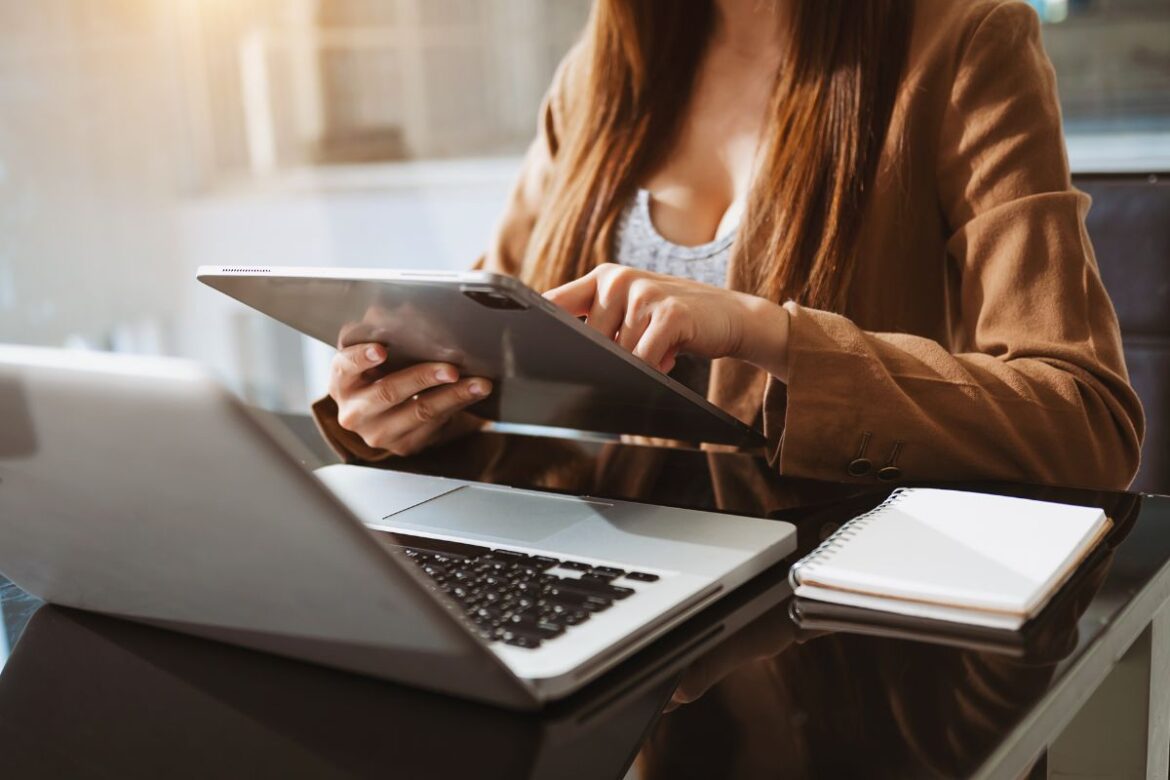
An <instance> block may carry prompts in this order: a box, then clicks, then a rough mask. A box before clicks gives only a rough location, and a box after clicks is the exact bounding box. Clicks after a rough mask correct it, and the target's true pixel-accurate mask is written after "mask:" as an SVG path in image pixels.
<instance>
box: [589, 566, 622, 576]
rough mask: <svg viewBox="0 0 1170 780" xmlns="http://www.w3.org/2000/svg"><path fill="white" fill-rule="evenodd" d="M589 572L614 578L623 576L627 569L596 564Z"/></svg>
mask: <svg viewBox="0 0 1170 780" xmlns="http://www.w3.org/2000/svg"><path fill="white" fill-rule="evenodd" d="M589 573H590V574H597V575H601V576H603V577H609V578H610V579H613V578H614V577H620V576H622V575H623V574H625V573H626V571H625V569H615V568H614V567H613V566H594V567H593V569H592V570H591V571H590V572H589Z"/></svg>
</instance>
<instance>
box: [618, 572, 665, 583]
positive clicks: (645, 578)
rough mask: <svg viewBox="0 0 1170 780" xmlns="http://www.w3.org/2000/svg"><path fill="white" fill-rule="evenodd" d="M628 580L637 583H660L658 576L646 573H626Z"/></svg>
mask: <svg viewBox="0 0 1170 780" xmlns="http://www.w3.org/2000/svg"><path fill="white" fill-rule="evenodd" d="M626 579H627V580H634V581H636V582H658V575H657V574H649V573H647V572H644V571H631V572H626Z"/></svg>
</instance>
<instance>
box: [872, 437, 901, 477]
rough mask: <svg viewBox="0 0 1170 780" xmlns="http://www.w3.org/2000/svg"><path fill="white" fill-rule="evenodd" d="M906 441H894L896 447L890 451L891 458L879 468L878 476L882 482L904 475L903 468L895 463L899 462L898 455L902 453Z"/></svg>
mask: <svg viewBox="0 0 1170 780" xmlns="http://www.w3.org/2000/svg"><path fill="white" fill-rule="evenodd" d="M905 444H906V442H904V441H896V442H894V449H893V450H892V451H891V452H890V458H889V460H887V461H886V465H884V466H882V467H881V468H880V469H878V473H877V478H878V479H880V480H881V481H882V482H893V481H894V480H895V479H899V478H900V477H901V476H902V469H900V468H898V467H897V465H895V464H896V463H897V462H898V455H900V454H901V453H902V447H903V445H905Z"/></svg>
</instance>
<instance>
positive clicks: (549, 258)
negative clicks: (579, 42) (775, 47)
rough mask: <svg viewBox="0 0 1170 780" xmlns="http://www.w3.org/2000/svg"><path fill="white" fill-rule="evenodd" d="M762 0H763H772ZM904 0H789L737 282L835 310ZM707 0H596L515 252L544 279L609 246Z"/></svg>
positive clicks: (881, 123)
mask: <svg viewBox="0 0 1170 780" xmlns="http://www.w3.org/2000/svg"><path fill="white" fill-rule="evenodd" d="M774 1H775V0H774ZM909 5H910V0H794V5H793V9H792V11H793V12H792V16H791V19H792V23H791V24H790V25H789V26H788V27H787V29H788V30H789V34H788V40H787V42H786V45H785V46H784V49H783V51H784V55H783V59H782V62H781V65H780V67H779V69H778V72H777V74H776V79H775V86H774V89H773V97H772V104H771V108H770V111H771V115H770V117H769V124H768V128H769V129H768V131H767V132H768V138H767V140H766V146H765V147H764V148H763V150H762V152H763V154H762V157H761V165H760V168H759V169H758V172H757V174H756V181H755V184H754V186H753V188H752V194H751V196H750V197H749V200H748V204H747V212H746V216H745V220H744V222H743V224H742V227H741V229H740V233H739V236H738V237H737V240H738V241H739V242H741V243H746V245H748V246H751V247H752V248H753V251H752V252H751V256H750V257H748V258H747V262H748V263H749V270H750V279H751V285H752V287H753V291H754V292H756V293H757V294H760V295H763V296H765V297H767V298H769V299H771V300H776V301H780V300H782V299H783V300H786V299H788V298H794V299H796V300H797V301H799V302H802V303H806V304H809V305H812V306H817V307H819V308H826V309H831V310H841V309H842V308H843V306H844V302H845V296H846V294H847V291H848V287H849V283H850V279H851V277H852V268H853V264H852V262H850V260H851V251H852V248H853V245H854V242H855V241H856V238H857V233H858V227H859V224H860V218H861V213H862V210H863V208H864V206H865V199H866V196H867V194H868V192H869V190H870V189H871V188H872V182H873V178H874V173H875V169H876V166H877V160H878V157H879V156H880V153H881V149H882V146H883V144H884V142H885V137H886V130H887V127H888V125H889V120H890V114H891V112H892V109H893V104H894V97H895V94H896V91H897V86H898V81H899V79H900V75H901V70H902V64H903V60H904V58H905V52H906V48H907V39H908V36H909V26H910V9H909ZM714 13H715V12H714V3H713V0H696V1H695V2H680V1H679V0H596V2H595V3H594V6H593V12H592V15H591V16H590V20H589V24H588V26H587V28H586V31H585V40H584V49H583V51H582V52H581V55H582V57H583V58H584V62H583V63H582V64H583V65H584V67H586V68H587V73H586V75H585V77H584V79H583V81H582V84H581V88H582V89H583V90H584V94H583V95H581V96H579V97H577V98H575V99H578V100H580V101H581V102H582V104H583V105H587V106H588V109H587V110H582V111H579V112H578V115H579V116H581V117H582V119H581V121H580V122H579V123H576V124H574V126H572V127H567V128H561V137H560V138H558V142H559V149H558V161H557V168H556V174H555V175H554V177H553V181H552V182H551V187H550V191H549V195H548V201H547V202H546V204H545V208H544V209H543V210H542V213H541V217H540V218H539V219H538V221H537V224H536V226H535V229H534V233H533V237H532V240H531V242H530V244H529V247H528V251H527V252H526V256H525V263H524V276H525V278H526V279H527V281H528V282H529V283H530V284H532V285H533V286H535V287H537V288H538V289H547V288H550V287H554V286H556V285H558V284H561V283H563V282H566V281H569V280H571V279H574V278H576V277H578V276H581V275H582V274H584V273H586V272H587V271H588V270H589V269H590V268H592V267H594V266H595V265H597V264H598V263H601V262H604V261H606V260H608V259H609V258H610V252H611V246H612V243H613V232H614V229H615V226H616V223H617V218H618V216H619V214H620V212H621V208H622V205H623V204H624V203H625V201H626V200H627V199H628V198H629V197H630V196H631V195H632V193H633V191H634V189H635V188H636V186H637V184H638V182H639V179H640V177H641V176H643V175H644V174H645V173H647V172H648V171H649V170H650V169H651V168H652V167H653V166H654V165H655V164H657V163H658V162H659V161H660V159H661V155H662V154H663V153H664V152H666V151H669V149H670V146H671V143H670V142H671V141H672V140H673V138H674V136H675V134H676V133H677V130H678V126H679V121H680V119H681V117H682V114H683V110H684V109H685V107H686V103H687V100H688V99H689V96H690V93H691V90H692V87H693V84H694V81H695V74H696V70H697V68H698V64H699V60H700V57H701V56H702V53H703V49H704V48H705V46H706V44H707V41H708V37H709V36H710V33H711V30H712V27H713V21H714Z"/></svg>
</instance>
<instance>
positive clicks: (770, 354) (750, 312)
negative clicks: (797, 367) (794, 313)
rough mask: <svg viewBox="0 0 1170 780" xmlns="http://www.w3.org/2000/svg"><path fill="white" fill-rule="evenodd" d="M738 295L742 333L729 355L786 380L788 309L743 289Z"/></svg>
mask: <svg viewBox="0 0 1170 780" xmlns="http://www.w3.org/2000/svg"><path fill="white" fill-rule="evenodd" d="M737 295H740V296H742V306H743V310H744V315H743V322H744V327H743V335H742V337H741V343H740V348H739V349H738V350H737V351H736V354H734V355H732V357H735V358H738V359H740V360H743V361H745V362H747V363H751V364H752V365H754V366H756V367H758V368H760V369H762V370H764V371H767V372H768V373H769V374H771V375H772V376H774V377H776V379H778V380H779V381H781V382H787V381H788V330H789V319H790V314H789V311H788V309H786V308H785V307H784V306H781V305H779V304H776V303H772V302H771V301H769V300H766V299H764V298H760V297H758V296H755V295H747V294H746V293H737Z"/></svg>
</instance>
